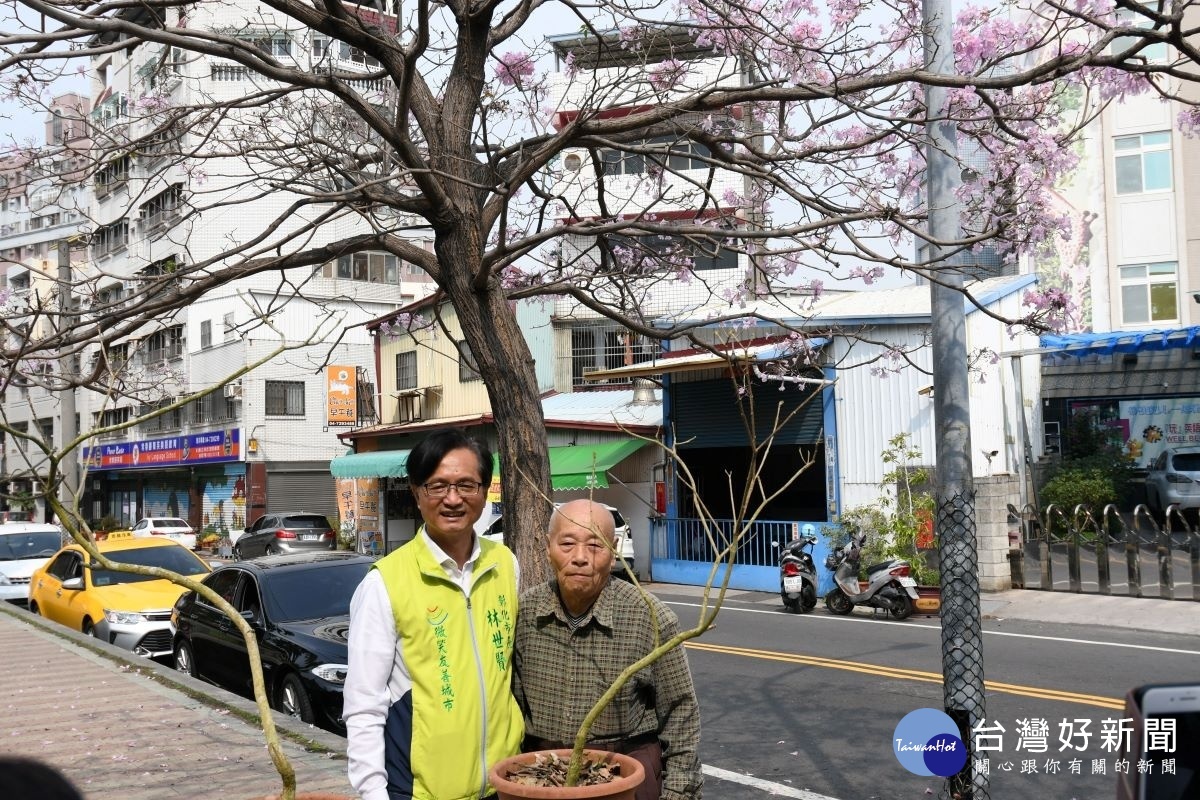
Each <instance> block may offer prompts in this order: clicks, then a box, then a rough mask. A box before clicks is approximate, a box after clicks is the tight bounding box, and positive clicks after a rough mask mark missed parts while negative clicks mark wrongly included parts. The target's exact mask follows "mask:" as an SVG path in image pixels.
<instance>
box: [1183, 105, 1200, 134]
mask: <svg viewBox="0 0 1200 800" xmlns="http://www.w3.org/2000/svg"><path fill="white" fill-rule="evenodd" d="M1178 120H1179V130H1181V131H1183V133H1184V135H1186V136H1195V135H1196V134H1197V133H1200V107H1197V106H1188V107H1187V108H1185V109H1183V111H1180V112H1179V118H1178Z"/></svg>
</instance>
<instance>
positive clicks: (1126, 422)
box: [1071, 397, 1200, 469]
mask: <svg viewBox="0 0 1200 800" xmlns="http://www.w3.org/2000/svg"><path fill="white" fill-rule="evenodd" d="M1077 414H1090V415H1092V417H1093V424H1095V425H1096V426H1097V427H1098V428H1099V429H1100V430H1103V431H1107V432H1108V434H1109V439H1110V441H1111V442H1112V444H1113V445H1115V446H1117V447H1120V448H1122V449H1124V451H1125V454H1126V456H1127V457H1128V458H1129V460H1130V461H1132V462H1133V463H1134V465H1135V466H1137V467H1140V468H1142V469H1145V468H1147V467H1149V466H1150V465H1151V464H1152V463H1154V459H1156V458H1158V455H1159V453H1161V452H1162V451H1163V450H1165V449H1166V448H1168V447H1188V446H1192V447H1195V446H1200V397H1164V398H1143V399H1139V400H1105V401H1076V402H1072V403H1071V416H1072V417H1074V416H1075V415H1077Z"/></svg>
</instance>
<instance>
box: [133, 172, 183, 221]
mask: <svg viewBox="0 0 1200 800" xmlns="http://www.w3.org/2000/svg"><path fill="white" fill-rule="evenodd" d="M182 212H183V184H182V183H176V184H172V185H171V186H170V188H168V189H167V190H166V191H163V192H159V193H158V194H156V195H155V196H154V197H151V198H150V199H149V200H147V201H146V202H145V203H143V204H142V208H141V229H142V232H143V233H146V232H148V231H151V230H153V229H155V228H158V227H160V226H163V225H166V224H168V223H170V222H173V221H175V220H177V219H179V216H180V214H182Z"/></svg>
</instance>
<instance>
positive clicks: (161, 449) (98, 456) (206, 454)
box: [83, 428, 242, 472]
mask: <svg viewBox="0 0 1200 800" xmlns="http://www.w3.org/2000/svg"><path fill="white" fill-rule="evenodd" d="M240 434H241V431H240V430H238V429H237V428H226V429H224V430H219V431H203V432H201V433H191V434H188V435H186V436H166V437H163V438H161V439H143V440H141V441H136V442H116V443H113V444H102V445H100V446H98V447H85V448H83V463H84V464H86V465H87V468H88V470H89V471H91V472H97V471H99V470H106V469H149V468H156V467H181V466H182V467H186V466H189V465H191V464H218V463H221V462H223V461H241V459H242V448H241V435H240Z"/></svg>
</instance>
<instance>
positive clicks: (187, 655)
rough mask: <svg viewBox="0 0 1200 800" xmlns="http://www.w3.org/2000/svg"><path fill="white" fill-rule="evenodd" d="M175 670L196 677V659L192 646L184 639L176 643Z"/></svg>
mask: <svg viewBox="0 0 1200 800" xmlns="http://www.w3.org/2000/svg"><path fill="white" fill-rule="evenodd" d="M175 669H177V670H179V671H180V672H182V673H183V674H184V675H191V676H192V677H193V678H194V677H196V659H195V657H194V656H193V655H192V646H191V645H190V644H188V643H187V642H185V641H184V640H182V639H180V640H179V641H178V642H176V643H175Z"/></svg>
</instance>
